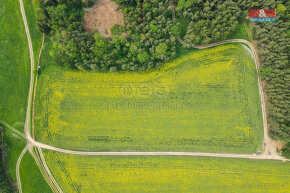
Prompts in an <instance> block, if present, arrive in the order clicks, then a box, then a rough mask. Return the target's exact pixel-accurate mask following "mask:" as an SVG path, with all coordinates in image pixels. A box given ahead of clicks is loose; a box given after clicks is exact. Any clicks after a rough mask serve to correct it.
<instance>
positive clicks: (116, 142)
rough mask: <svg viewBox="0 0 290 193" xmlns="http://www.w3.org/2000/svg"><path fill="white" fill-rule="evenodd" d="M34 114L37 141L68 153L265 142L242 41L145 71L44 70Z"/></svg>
mask: <svg viewBox="0 0 290 193" xmlns="http://www.w3.org/2000/svg"><path fill="white" fill-rule="evenodd" d="M35 116H36V117H35V125H36V126H35V128H36V131H35V132H36V133H35V136H36V140H37V141H40V142H43V143H46V144H50V145H53V146H56V147H61V148H65V149H72V150H87V151H191V152H194V151H195V152H196V151H198V152H224V153H226V152H229V153H231V152H232V153H234V152H235V153H253V152H256V151H257V150H258V149H260V148H261V146H262V143H263V123H262V114H261V103H260V97H259V91H258V84H257V72H256V68H255V64H254V60H253V58H252V53H251V51H250V49H249V48H248V47H246V46H245V45H242V44H227V45H222V46H217V47H214V48H209V49H204V50H195V51H193V52H191V53H189V54H187V55H185V56H183V57H181V58H178V59H176V60H173V61H172V62H169V63H167V64H165V66H164V67H162V68H161V69H159V70H156V71H151V72H145V73H136V72H135V73H132V72H130V73H127V72H122V73H90V72H80V71H72V70H67V69H63V68H61V67H57V66H50V67H47V68H46V69H44V70H43V71H42V74H41V75H40V77H39V82H38V88H37V96H36V107H35Z"/></svg>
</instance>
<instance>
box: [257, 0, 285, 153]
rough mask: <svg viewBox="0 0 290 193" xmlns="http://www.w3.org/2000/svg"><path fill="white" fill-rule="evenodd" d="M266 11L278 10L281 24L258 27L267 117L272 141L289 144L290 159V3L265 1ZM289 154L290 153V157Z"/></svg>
mask: <svg viewBox="0 0 290 193" xmlns="http://www.w3.org/2000/svg"><path fill="white" fill-rule="evenodd" d="M262 5H263V8H266V9H274V8H276V9H277V12H278V13H277V22H264V23H263V22H262V23H259V24H258V25H257V26H256V29H255V38H256V40H257V41H258V49H259V55H260V62H261V64H262V67H261V70H260V71H261V77H262V78H263V79H264V80H265V82H266V85H265V91H266V93H267V113H268V122H269V127H270V134H271V137H272V138H274V139H279V140H282V141H283V142H284V143H288V144H286V145H285V146H284V148H283V152H285V154H284V155H285V156H288V157H289V146H290V145H289V141H290V127H289V122H290V115H289V101H290V100H289V99H290V98H289V97H290V93H289V85H290V83H289V78H290V77H289V43H290V41H289V40H290V39H289V36H290V31H289V26H290V22H289V15H290V14H289V13H290V12H289V10H290V1H278V2H277V1H274V0H271V1H263V2H262ZM286 152H288V153H287V154H286Z"/></svg>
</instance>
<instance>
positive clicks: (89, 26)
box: [83, 0, 123, 37]
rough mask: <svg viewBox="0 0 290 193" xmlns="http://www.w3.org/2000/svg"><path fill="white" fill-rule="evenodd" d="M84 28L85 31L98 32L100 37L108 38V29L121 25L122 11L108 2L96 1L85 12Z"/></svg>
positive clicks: (106, 0) (103, 0)
mask: <svg viewBox="0 0 290 193" xmlns="http://www.w3.org/2000/svg"><path fill="white" fill-rule="evenodd" d="M85 11H86V13H85V15H84V22H83V23H84V27H85V29H86V30H87V31H95V30H96V31H98V32H99V33H100V34H101V35H102V36H104V37H109V36H110V35H111V31H110V29H111V28H112V27H113V26H114V25H115V24H120V25H123V14H122V9H120V8H119V6H118V4H117V3H115V2H113V1H109V0H98V1H97V3H96V4H95V5H94V6H93V7H92V8H88V9H86V10H85Z"/></svg>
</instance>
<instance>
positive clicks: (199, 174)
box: [44, 151, 290, 193]
mask: <svg viewBox="0 0 290 193" xmlns="http://www.w3.org/2000/svg"><path fill="white" fill-rule="evenodd" d="M44 154H45V159H46V161H47V164H48V166H49V167H50V169H51V171H52V173H53V175H54V176H55V178H56V180H57V181H58V183H59V185H60V186H61V187H62V190H63V191H64V192H67V193H71V192H83V193H88V192H116V193H121V192H126V193H129V192H138V193H142V192H167V193H169V192H178V193H180V192H186V193H188V192H206V193H209V192H281V193H282V192H285V193H286V192H289V191H290V185H289V182H288V180H289V177H290V168H289V165H288V164H287V163H282V162H280V161H258V160H243V159H222V158H216V159H215V158H199V157H180V156H175V157H174V156H167V157H166V156H165V157H160V156H151V157H150V156H131V157H130V156H113V157H112V156H97V157H94V156H75V155H68V154H60V153H56V152H51V151H45V152H44Z"/></svg>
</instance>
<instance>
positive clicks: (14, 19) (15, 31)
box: [0, 0, 51, 193]
mask: <svg viewBox="0 0 290 193" xmlns="http://www.w3.org/2000/svg"><path fill="white" fill-rule="evenodd" d="M24 5H25V11H26V14H27V20H28V24H29V27H30V33H31V38H32V42H33V48H34V54H35V61H36V62H37V58H38V53H39V49H40V45H41V33H39V32H38V30H37V27H36V19H35V14H36V9H37V6H38V4H37V1H36V0H28V1H24ZM0 25H1V27H0V42H1V46H0V93H1V96H0V119H1V120H3V121H5V122H7V123H8V124H10V125H11V126H13V127H14V128H16V129H17V130H19V131H20V132H24V122H25V113H26V107H27V98H28V89H29V79H30V58H29V49H28V43H27V38H26V33H25V30H24V25H23V22H22V17H21V13H20V7H19V1H12V0H0ZM0 126H1V125H0ZM3 128H4V141H5V144H6V148H5V149H6V161H5V167H6V168H7V170H8V172H9V174H10V176H11V177H12V179H13V180H14V182H15V183H16V170H15V166H16V162H17V159H18V156H19V155H20V153H21V151H22V149H23V148H24V147H25V144H26V141H25V140H24V139H22V138H20V137H19V136H17V135H15V134H14V133H12V132H11V131H10V130H8V128H5V127H3ZM20 175H21V179H22V187H23V192H24V193H38V192H45V193H50V192H51V190H50V187H49V186H48V185H47V184H46V182H45V181H44V179H43V177H42V175H41V173H40V171H39V170H38V168H37V166H36V164H35V162H34V160H33V158H32V157H31V156H30V155H28V153H27V154H26V155H25V156H24V158H23V160H22V162H21V166H20ZM31 179H33V180H31ZM0 191H1V189H0Z"/></svg>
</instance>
